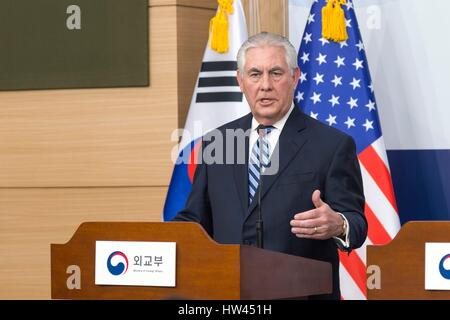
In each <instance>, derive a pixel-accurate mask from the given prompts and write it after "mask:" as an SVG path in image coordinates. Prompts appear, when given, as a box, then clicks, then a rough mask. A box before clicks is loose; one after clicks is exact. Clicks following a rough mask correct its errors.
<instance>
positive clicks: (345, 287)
mask: <svg viewBox="0 0 450 320" xmlns="http://www.w3.org/2000/svg"><path fill="white" fill-rule="evenodd" d="M339 279H340V286H341V295H342V297H343V298H344V300H366V297H365V296H364V294H363V293H362V292H361V290H360V289H359V287H358V285H357V284H356V283H355V282H354V281H353V278H352V277H351V276H350V274H349V273H348V272H347V269H345V267H344V265H343V264H342V263H340V265H339Z"/></svg>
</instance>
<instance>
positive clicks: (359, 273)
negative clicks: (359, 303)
mask: <svg viewBox="0 0 450 320" xmlns="http://www.w3.org/2000/svg"><path fill="white" fill-rule="evenodd" d="M339 260H340V261H341V263H342V265H343V266H344V268H345V269H347V272H348V274H350V276H351V277H352V279H353V281H354V282H355V283H356V285H357V286H358V287H359V290H361V292H362V293H363V294H364V296H365V297H367V292H366V278H367V275H366V266H365V264H364V262H363V261H362V260H361V258H360V257H359V256H358V254H357V253H356V251H352V252H351V253H350V255H348V254H347V253H346V252H342V251H339Z"/></svg>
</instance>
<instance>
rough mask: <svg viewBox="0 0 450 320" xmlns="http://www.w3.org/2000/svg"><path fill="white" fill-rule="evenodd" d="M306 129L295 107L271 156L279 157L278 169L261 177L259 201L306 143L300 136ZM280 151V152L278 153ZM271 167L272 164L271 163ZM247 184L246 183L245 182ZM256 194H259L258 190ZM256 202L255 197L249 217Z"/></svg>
mask: <svg viewBox="0 0 450 320" xmlns="http://www.w3.org/2000/svg"><path fill="white" fill-rule="evenodd" d="M305 128H306V123H305V118H304V115H303V113H302V111H300V109H299V108H298V107H297V106H294V109H293V110H292V113H291V115H290V116H289V118H288V120H287V121H286V124H285V125H284V128H283V131H282V132H281V135H280V138H279V140H278V143H277V146H276V150H274V152H273V154H272V155H276V154H277V153H278V155H279V167H278V170H277V171H276V173H275V174H273V175H263V176H262V179H263V183H262V184H263V188H262V193H261V200H262V199H263V198H264V196H265V195H266V194H267V192H268V191H269V189H270V188H271V187H272V185H273V184H274V183H275V181H276V180H277V179H278V178H279V177H280V175H281V173H282V172H283V171H284V170H285V169H286V167H287V166H288V165H289V163H291V160H292V159H293V158H294V156H295V155H296V154H297V153H298V152H299V151H300V149H301V148H302V146H303V145H304V144H305V143H306V141H307V136H306V135H305V134H302V131H303V130H304V129H305ZM280 150H281V151H280ZM271 161H276V157H274V158H271ZM272 165H273V163H272ZM247 183H248V182H247ZM256 192H259V191H258V190H257V191H256ZM257 204H258V201H257V197H256V196H255V200H254V201H252V203H251V205H250V207H249V208H248V212H247V214H248V215H250V214H251V212H252V211H253V210H254V209H255V208H256V207H257Z"/></svg>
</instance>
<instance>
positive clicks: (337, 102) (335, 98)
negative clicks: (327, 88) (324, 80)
mask: <svg viewBox="0 0 450 320" xmlns="http://www.w3.org/2000/svg"><path fill="white" fill-rule="evenodd" d="M339 98H340V97H336V96H335V95H334V94H333V95H332V97H331V99H330V100H328V101H329V102H330V103H331V105H332V106H333V107H334V106H335V105H338V104H340V103H339Z"/></svg>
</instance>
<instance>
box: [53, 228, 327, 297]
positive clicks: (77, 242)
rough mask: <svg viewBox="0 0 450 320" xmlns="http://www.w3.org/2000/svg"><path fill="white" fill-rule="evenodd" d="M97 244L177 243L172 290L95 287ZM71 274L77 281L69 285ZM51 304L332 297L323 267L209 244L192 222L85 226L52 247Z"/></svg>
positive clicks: (265, 252)
mask: <svg viewBox="0 0 450 320" xmlns="http://www.w3.org/2000/svg"><path fill="white" fill-rule="evenodd" d="M96 241H148V242H175V243H176V287H173V288H168V287H150V286H110V285H108V286H106V285H96V284H95V244H96ZM71 272H76V273H78V274H77V277H78V278H79V279H78V280H79V285H78V286H75V287H74V286H70V285H69V283H70V281H69V280H68V279H69V277H70V275H71V274H72V273H71ZM51 292H52V293H51V295H52V298H53V299H201V300H209V299H212V300H237V299H245V300H250V299H292V298H307V297H308V296H311V295H317V294H329V293H331V292H332V270H331V264H330V263H328V262H323V261H317V260H312V259H306V258H301V257H297V256H293V255H287V254H283V253H279V252H274V251H269V250H263V249H259V248H255V247H250V246H244V245H222V244H218V243H216V242H215V241H213V240H212V239H211V238H210V237H209V236H208V234H207V233H206V232H205V231H204V230H203V229H202V228H201V226H200V225H198V224H196V223H189V222H160V223H158V222H156V223H151V222H142V223H137V222H86V223H83V224H81V226H80V227H79V228H78V230H77V231H76V232H75V234H74V236H73V237H72V239H71V240H70V241H69V242H68V243H67V244H52V245H51Z"/></svg>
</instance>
